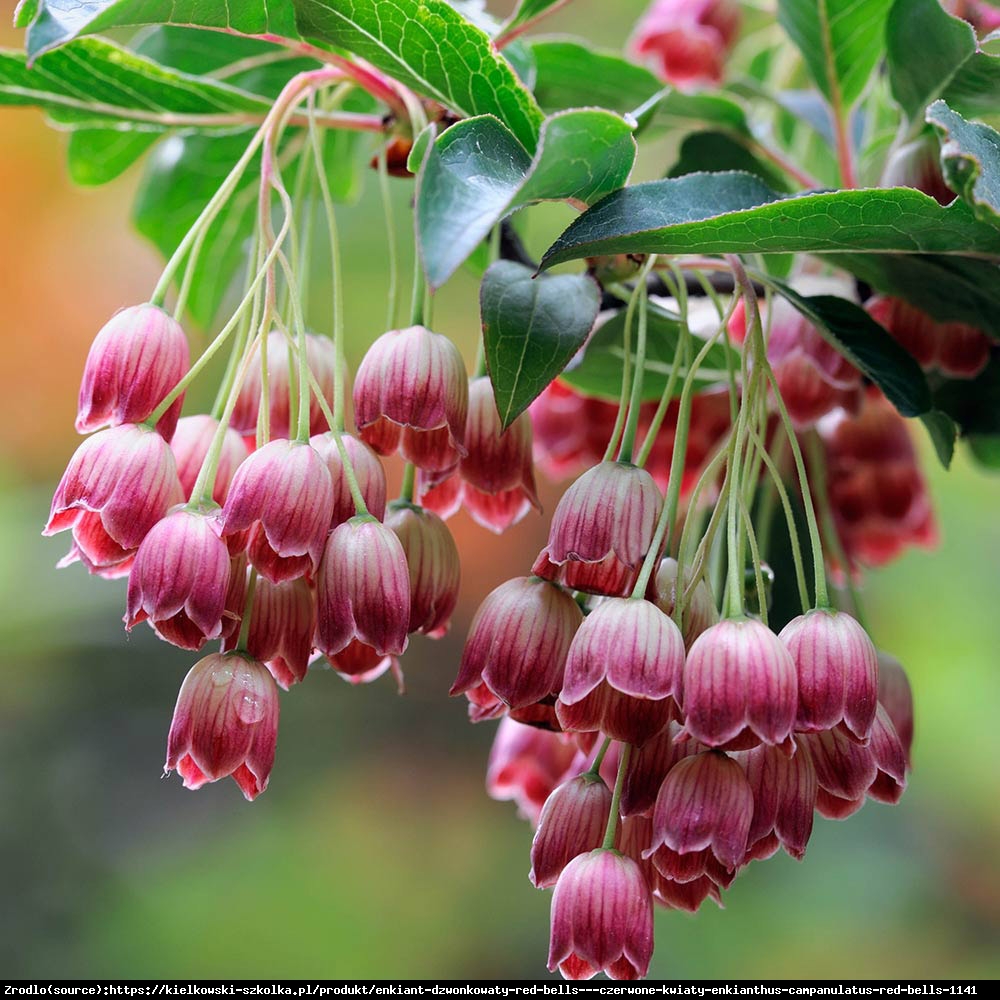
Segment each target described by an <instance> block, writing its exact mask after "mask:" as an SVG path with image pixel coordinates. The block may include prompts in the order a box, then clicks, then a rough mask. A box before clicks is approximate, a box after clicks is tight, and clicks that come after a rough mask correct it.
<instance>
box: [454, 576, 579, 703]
mask: <svg viewBox="0 0 1000 1000" xmlns="http://www.w3.org/2000/svg"><path fill="white" fill-rule="evenodd" d="M582 621H583V612H582V611H581V610H580V608H579V605H578V604H577V603H576V601H574V600H573V598H572V597H570V596H569V594H567V593H566V592H565V591H564V590H562V589H560V588H559V587H557V586H555V585H554V584H551V583H547V582H546V581H544V580H539V579H537V578H536V577H526V576H521V577H517V578H515V579H513V580H508V581H507V582H506V583H503V584H501V585H500V586H499V587H497V588H496V589H495V590H494V591H492V592H491V593H490V594H488V595H487V597H486V599H485V600H484V601H483V603H482V604H481V605H480V606H479V610H478V611H477V612H476V614H475V617H474V618H473V619H472V624H471V625H470V626H469V637H468V639H466V642H465V649H464V650H463V652H462V662H461V665H460V666H459V670H458V677H457V678H456V679H455V683H454V684H453V685H452V686H451V691H450V692H449V694H452V695H457V694H466V693H469V694H470V698H471V697H472V692H473V691H474V689H475V688H477V687H478V686H479V685H485V687H486V688H487V690H488V692H489V693H490V694H491V695H493V696H494V697H495V698H497V699H498V700H499V701H500V702H502V703H503V704H504V705H507V706H510V707H511V708H522V707H524V706H527V705H532V704H534V703H536V702H540V701H542V700H543V699H546V698H549V697H550V696H552V695H555V694H558V692H559V689H560V688H561V687H562V683H563V670H564V668H565V664H566V654H567V653H568V651H569V647H570V643H571V642H572V641H573V636H574V635H575V634H576V630H577V629H578V628H579V627H580V624H581V622H582Z"/></svg>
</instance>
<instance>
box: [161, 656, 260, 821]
mask: <svg viewBox="0 0 1000 1000" xmlns="http://www.w3.org/2000/svg"><path fill="white" fill-rule="evenodd" d="M277 739H278V689H277V688H276V687H275V685H274V680H273V679H272V678H271V675H270V674H269V673H268V672H267V668H266V667H265V666H264V664H263V663H261V662H260V661H259V660H255V659H254V658H253V657H251V656H248V655H247V654H245V653H211V654H210V655H209V656H206V657H205V658H204V659H203V660H199V661H198V662H197V663H196V664H195V665H194V666H193V667H192V668H191V671H190V673H189V674H188V675H187V677H185V678H184V683H183V684H182V685H181V690H180V694H179V695H178V696H177V707H176V708H175V709H174V718H173V722H172V723H171V725H170V735H169V736H168V738H167V762H166V764H165V765H164V771H165V772H166V771H177V773H178V774H179V775H180V776H181V777H182V778H183V779H184V787H185V788H191V789H195V788H201V786H202V785H204V784H205V783H206V782H210V781H218V780H219V779H220V778H225V777H226V776H227V775H232V777H233V779H234V780H235V781H236V783H237V784H238V785H239V786H240V788H241V789H242V790H243V795H244V796H245V797H246V799H247V800H248V801H251V802H252V801H253V800H254V799H255V798H256V797H257V796H258V795H259V794H260V793H261V792H262V791H264V789H265V788H267V780H268V777H269V776H270V773H271V766H272V765H273V764H274V747H275V744H276V742H277Z"/></svg>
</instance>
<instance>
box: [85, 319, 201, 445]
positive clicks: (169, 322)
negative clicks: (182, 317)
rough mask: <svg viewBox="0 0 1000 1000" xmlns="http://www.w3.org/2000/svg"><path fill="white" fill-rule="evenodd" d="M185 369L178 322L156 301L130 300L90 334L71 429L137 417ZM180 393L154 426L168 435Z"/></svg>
mask: <svg viewBox="0 0 1000 1000" xmlns="http://www.w3.org/2000/svg"><path fill="white" fill-rule="evenodd" d="M187 370H188V343H187V338H186V337H185V336H184V331H183V330H182V329H181V327H180V324H179V323H178V322H177V321H176V320H174V319H172V318H171V317H170V316H169V315H168V314H167V313H165V312H164V311H163V310H162V309H160V308H159V307H158V306H154V305H150V304H149V303H147V304H145V305H141V306H130V307H129V308H128V309H123V310H122V311H121V312H119V313H117V314H115V315H114V316H112V318H111V319H110V320H108V322H107V323H106V324H105V325H104V327H103V328H102V329H101V331H100V333H98V335H97V336H96V337H95V338H94V343H93V344H92V345H91V347H90V353H89V354H88V355H87V363H86V364H85V365H84V369H83V382H82V383H81V385H80V405H79V408H78V410H77V417H76V429H77V430H78V431H79V432H80V433H81V434H87V433H89V432H90V431H96V430H99V429H100V428H101V427H106V426H111V427H117V426H118V425H119V424H139V423H142V422H143V421H144V420H145V419H146V418H147V417H148V416H149V415H150V414H151V413H152V412H153V411H154V410H155V409H156V408H157V406H159V405H160V403H161V402H162V401H163V399H164V398H165V397H166V395H167V393H169V392H170V390H171V389H173V388H174V386H175V385H177V383H178V382H179V381H180V380H181V378H183V376H184V375H185V373H186V372H187ZM183 403H184V397H183V395H181V396H179V397H178V398H177V399H176V400H175V401H174V402H173V403H172V404H171V405H170V408H169V409H168V410H167V412H166V413H165V414H164V415H163V416H162V417H161V418H160V420H159V422H158V423H157V425H156V429H157V430H158V431H159V432H160V434H162V435H163V437H164V438H165V439H166V440H167V441H169V440H170V438H171V436H172V435H173V433H174V428H175V427H176V426H177V418H178V417H179V416H180V412H181V406H182V405H183Z"/></svg>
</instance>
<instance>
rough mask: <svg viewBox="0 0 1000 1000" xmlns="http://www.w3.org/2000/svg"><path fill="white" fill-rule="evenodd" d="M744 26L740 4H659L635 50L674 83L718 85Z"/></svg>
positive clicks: (702, 0) (695, 0)
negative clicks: (728, 57)
mask: <svg viewBox="0 0 1000 1000" xmlns="http://www.w3.org/2000/svg"><path fill="white" fill-rule="evenodd" d="M739 27H740V7H739V4H738V3H737V2H736V0H653V3H652V4H650V6H649V9H648V10H647V11H646V12H645V14H643V15H642V17H641V18H640V20H639V23H638V24H637V25H636V28H635V32H634V33H633V35H632V40H631V42H630V43H629V47H630V49H631V51H632V52H633V54H634V55H635V56H636V57H638V58H640V59H642V60H643V61H645V62H648V63H649V64H650V67H651V68H652V69H653V70H654V71H655V72H656V74H657V76H659V77H660V78H661V79H663V80H666V81H667V82H669V83H673V84H676V85H677V86H680V87H684V86H691V85H697V84H705V83H717V82H718V81H719V80H721V79H722V73H723V65H724V63H725V59H726V56H727V55H728V54H729V50H730V49H731V48H732V46H733V43H734V42H735V41H736V36H737V34H738V32H739Z"/></svg>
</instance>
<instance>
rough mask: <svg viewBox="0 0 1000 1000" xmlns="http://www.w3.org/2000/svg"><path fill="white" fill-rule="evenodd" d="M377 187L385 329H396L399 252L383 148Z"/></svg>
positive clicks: (379, 152)
mask: <svg viewBox="0 0 1000 1000" xmlns="http://www.w3.org/2000/svg"><path fill="white" fill-rule="evenodd" d="M378 185H379V192H380V194H381V197H382V214H383V216H384V217H385V243H386V247H385V249H386V263H387V265H388V268H389V291H388V302H387V304H386V320H385V328H386V329H387V330H394V329H396V306H397V299H398V296H399V251H398V249H397V247H396V219H395V215H394V213H393V210H392V190H391V188H390V185H389V170H388V164H387V163H386V157H385V146H384V145H382V144H380V145H379V150H378Z"/></svg>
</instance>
